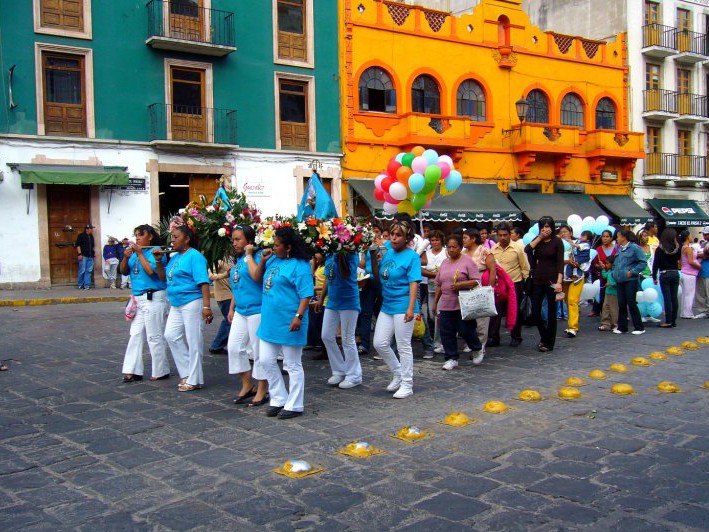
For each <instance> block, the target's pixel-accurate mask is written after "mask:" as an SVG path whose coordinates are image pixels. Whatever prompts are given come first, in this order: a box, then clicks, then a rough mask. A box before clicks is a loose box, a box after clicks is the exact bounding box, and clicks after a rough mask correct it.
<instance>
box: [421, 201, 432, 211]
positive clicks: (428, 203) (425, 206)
mask: <svg viewBox="0 0 709 532" xmlns="http://www.w3.org/2000/svg"><path fill="white" fill-rule="evenodd" d="M431 203H433V201H432V200H428V201H427V202H426V203H425V204H424V206H423V208H424V209H428V208H429V207H430V206H431Z"/></svg>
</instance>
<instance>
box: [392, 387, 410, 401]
mask: <svg viewBox="0 0 709 532" xmlns="http://www.w3.org/2000/svg"><path fill="white" fill-rule="evenodd" d="M413 394H414V391H413V390H412V389H411V387H410V386H401V387H400V388H399V389H398V390H396V393H395V394H394V395H393V397H394V399H406V398H407V397H410V396H412V395H413Z"/></svg>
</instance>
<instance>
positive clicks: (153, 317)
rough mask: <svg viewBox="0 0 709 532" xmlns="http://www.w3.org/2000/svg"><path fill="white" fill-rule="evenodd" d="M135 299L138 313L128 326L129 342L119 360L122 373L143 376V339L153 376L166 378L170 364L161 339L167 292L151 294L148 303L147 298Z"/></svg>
mask: <svg viewBox="0 0 709 532" xmlns="http://www.w3.org/2000/svg"><path fill="white" fill-rule="evenodd" d="M135 299H136V301H137V302H138V310H137V311H136V313H135V317H134V318H133V321H132V322H131V324H130V339H129V340H128V346H127V347H126V354H125V357H124V358H123V374H124V375H142V374H143V343H144V342H145V338H146V336H147V339H148V348H149V349H150V357H151V359H152V369H153V377H162V376H163V375H168V374H169V373H170V363H169V362H168V360H167V344H166V343H165V338H164V337H163V331H164V330H165V318H166V317H167V312H168V309H169V308H170V303H169V302H168V300H167V292H165V291H164V290H161V291H159V292H155V293H153V300H152V301H148V299H147V296H136V298H135Z"/></svg>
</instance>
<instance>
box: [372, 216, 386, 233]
mask: <svg viewBox="0 0 709 532" xmlns="http://www.w3.org/2000/svg"><path fill="white" fill-rule="evenodd" d="M369 225H371V226H372V229H379V231H384V224H383V223H382V221H381V220H377V219H376V218H372V219H371V220H370V221H369Z"/></svg>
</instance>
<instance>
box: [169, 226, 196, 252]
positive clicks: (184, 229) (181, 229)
mask: <svg viewBox="0 0 709 532" xmlns="http://www.w3.org/2000/svg"><path fill="white" fill-rule="evenodd" d="M174 229H175V231H179V232H180V233H182V234H183V235H184V236H186V237H187V238H189V239H190V247H193V248H195V249H196V250H197V251H199V243H198V242H197V235H195V234H194V231H193V230H192V228H191V227H190V226H189V225H187V224H185V225H178V226H176V227H175V228H174Z"/></svg>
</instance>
